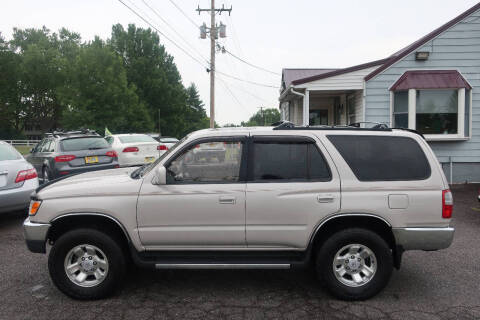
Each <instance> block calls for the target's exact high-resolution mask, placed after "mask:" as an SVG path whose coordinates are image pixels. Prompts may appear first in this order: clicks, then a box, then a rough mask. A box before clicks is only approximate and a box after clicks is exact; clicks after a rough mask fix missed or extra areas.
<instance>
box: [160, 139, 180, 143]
mask: <svg viewBox="0 0 480 320" xmlns="http://www.w3.org/2000/svg"><path fill="white" fill-rule="evenodd" d="M160 142H163V143H175V142H178V139H177V138H161V139H160Z"/></svg>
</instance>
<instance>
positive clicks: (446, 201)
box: [442, 190, 453, 219]
mask: <svg viewBox="0 0 480 320" xmlns="http://www.w3.org/2000/svg"><path fill="white" fill-rule="evenodd" d="M452 213H453V195H452V192H451V191H450V190H443V191H442V218H444V219H450V218H451V217H452Z"/></svg>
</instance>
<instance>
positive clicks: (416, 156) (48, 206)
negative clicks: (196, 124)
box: [24, 124, 454, 300]
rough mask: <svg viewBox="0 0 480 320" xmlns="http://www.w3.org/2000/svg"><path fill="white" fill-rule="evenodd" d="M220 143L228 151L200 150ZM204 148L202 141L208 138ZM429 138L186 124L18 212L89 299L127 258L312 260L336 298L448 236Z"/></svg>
mask: <svg viewBox="0 0 480 320" xmlns="http://www.w3.org/2000/svg"><path fill="white" fill-rule="evenodd" d="M212 143H217V144H221V145H223V146H224V149H225V157H220V158H217V157H212V158H210V157H208V158H205V157H198V156H196V155H197V152H196V151H195V150H198V149H200V150H202V145H205V144H206V145H207V146H210V145H211V144H212ZM207 148H208V147H207ZM448 188H449V186H448V183H447V180H446V179H445V176H444V173H443V171H442V168H441V167H440V165H439V163H438V161H437V159H436V158H435V155H434V154H433V152H432V150H431V149H430V147H429V146H428V144H427V143H426V142H425V140H424V139H423V138H422V137H421V136H420V135H419V134H416V133H413V132H409V131H405V130H397V129H388V128H373V129H366V128H349V127H322V128H315V127H291V126H288V125H287V126H286V125H284V124H282V125H279V126H278V127H267V128H235V129H232V128H230V129H208V130H202V131H197V132H194V133H192V134H190V135H188V136H187V137H185V138H184V139H182V140H181V141H179V142H178V143H177V144H176V145H175V146H174V147H172V148H170V149H169V150H168V152H166V153H165V154H163V155H162V157H161V158H159V159H158V160H157V161H156V162H154V163H152V164H150V165H147V166H144V167H141V168H138V169H132V168H130V169H117V170H106V171H100V172H89V173H84V174H81V175H76V176H73V177H68V178H65V179H60V180H59V181H57V182H55V183H53V184H50V185H47V186H46V187H43V188H40V189H38V190H37V192H36V194H35V195H34V196H33V197H32V202H31V205H30V216H29V218H27V220H26V221H25V223H24V230H25V237H26V242H27V246H28V248H29V249H30V250H31V251H33V252H39V253H45V252H46V242H47V241H48V243H49V244H50V245H52V247H51V250H50V253H49V262H48V267H49V271H50V275H51V278H52V280H53V282H54V284H55V285H56V286H57V287H58V288H59V289H60V290H61V291H63V292H64V293H65V294H67V295H69V296H71V297H73V298H77V299H97V298H102V297H105V296H107V295H109V294H111V293H112V292H113V291H114V289H115V288H117V287H118V285H120V284H121V283H122V278H123V277H124V276H125V270H126V263H127V261H130V257H131V258H132V259H131V260H133V262H134V263H135V264H137V265H139V266H144V267H149V268H156V269H182V268H183V269H191V268H200V269H215V268H220V269H224V268H236V269H252V268H264V269H288V268H294V267H305V266H309V265H313V266H314V267H315V269H316V271H317V274H318V277H319V278H320V279H321V280H322V281H323V283H324V284H325V285H326V287H327V288H328V289H329V291H330V292H331V293H332V294H333V295H335V296H336V297H339V298H341V299H346V300H360V299H367V298H369V297H372V296H373V295H375V294H377V293H378V292H379V291H380V290H382V288H384V287H385V285H386V284H387V283H388V281H389V278H390V275H391V273H392V269H393V267H396V268H399V267H400V261H401V257H402V253H403V252H404V251H405V250H437V249H443V248H447V247H448V246H450V244H451V242H452V240H453V234H454V229H453V228H451V227H450V226H449V225H450V221H451V215H452V205H453V199H452V194H451V193H450V191H449V190H448Z"/></svg>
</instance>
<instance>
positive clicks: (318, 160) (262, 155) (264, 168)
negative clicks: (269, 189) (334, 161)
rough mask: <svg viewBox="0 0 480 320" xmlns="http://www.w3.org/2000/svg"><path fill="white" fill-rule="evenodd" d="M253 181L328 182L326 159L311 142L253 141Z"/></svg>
mask: <svg viewBox="0 0 480 320" xmlns="http://www.w3.org/2000/svg"><path fill="white" fill-rule="evenodd" d="M252 152H253V155H252V156H251V158H252V163H251V165H250V180H253V181H256V182H282V181H305V182H307V181H329V180H331V178H332V175H331V172H330V169H329V167H328V164H327V163H326V161H325V158H324V157H323V155H322V154H321V153H320V151H319V150H318V148H317V146H316V145H315V143H313V142H310V141H292V142H288V141H281V140H273V141H268V140H266V141H262V140H261V141H254V143H253V148H252Z"/></svg>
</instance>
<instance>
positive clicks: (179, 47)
mask: <svg viewBox="0 0 480 320" xmlns="http://www.w3.org/2000/svg"><path fill="white" fill-rule="evenodd" d="M117 1H118V2H120V3H121V4H123V5H124V6H125V7H127V8H128V10H130V11H132V12H133V13H134V14H135V15H136V16H137V17H139V18H140V19H142V20H143V21H144V22H145V23H147V24H148V25H149V26H150V27H152V28H153V29H155V31H157V32H158V33H159V34H161V35H162V36H163V37H164V38H165V39H167V40H168V41H170V42H171V43H172V44H173V45H174V46H175V47H177V48H178V49H180V50H181V51H182V52H183V53H185V54H186V55H187V56H189V57H190V58H191V59H193V60H195V61H196V62H198V63H199V64H200V65H201V66H202V67H204V68H206V67H205V65H204V64H203V62H201V61H200V60H198V59H197V58H195V57H194V56H192V55H191V54H190V53H189V52H188V51H187V50H185V49H184V48H182V47H181V46H180V45H178V44H177V43H176V42H175V41H173V40H172V39H170V38H169V37H167V36H166V35H165V34H164V33H163V32H162V31H160V30H158V28H157V27H155V26H154V25H153V24H151V23H150V22H149V21H148V20H146V19H145V18H144V17H142V16H141V15H140V14H139V13H137V12H136V11H135V10H133V9H132V8H131V7H129V6H128V5H127V4H126V3H125V2H123V1H122V0H117Z"/></svg>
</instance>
